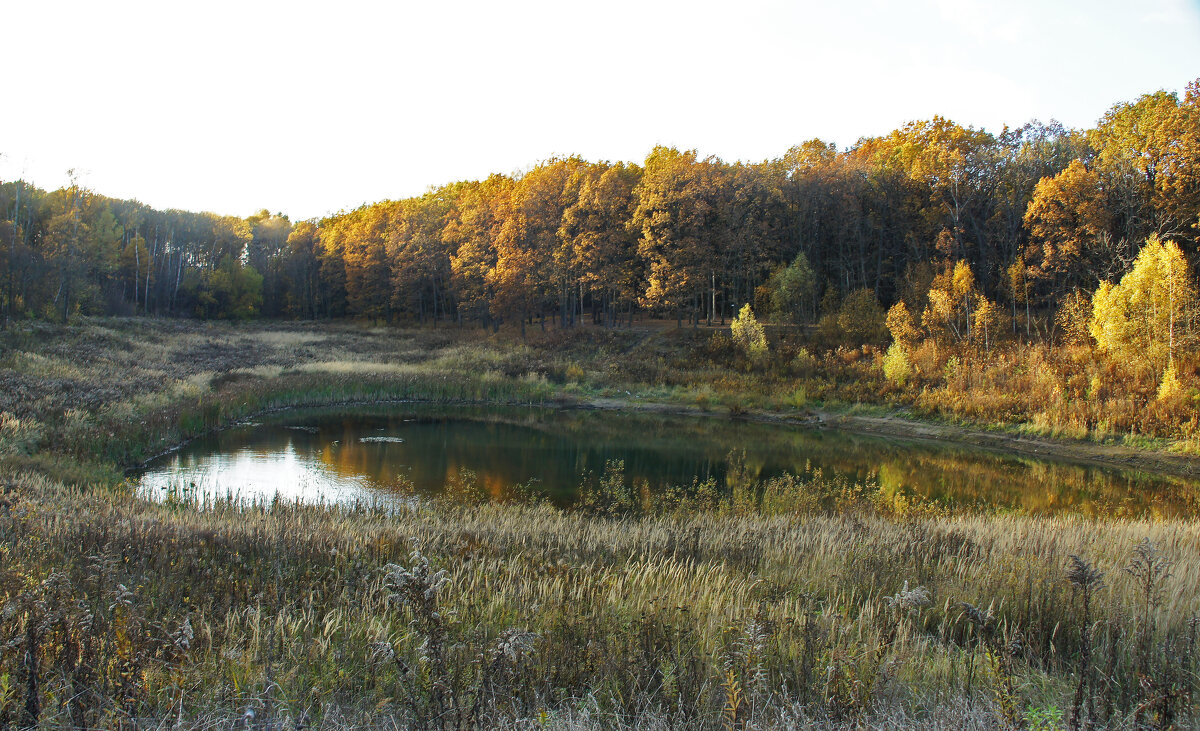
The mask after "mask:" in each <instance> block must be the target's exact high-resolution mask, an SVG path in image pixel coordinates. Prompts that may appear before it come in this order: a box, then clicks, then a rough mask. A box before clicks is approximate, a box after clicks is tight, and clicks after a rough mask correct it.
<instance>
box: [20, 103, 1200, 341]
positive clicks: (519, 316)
mask: <svg viewBox="0 0 1200 731" xmlns="http://www.w3.org/2000/svg"><path fill="white" fill-rule="evenodd" d="M1198 163H1200V80H1197V81H1196V82H1193V83H1191V84H1189V85H1188V87H1187V89H1186V90H1185V92H1184V94H1183V97H1182V98H1180V97H1179V95H1178V94H1176V93H1172V92H1167V91H1158V92H1155V93H1152V94H1146V95H1144V96H1142V97H1140V98H1138V99H1137V100H1135V101H1131V102H1122V103H1118V104H1116V105H1115V106H1113V107H1112V108H1111V109H1110V110H1109V111H1108V112H1107V113H1106V114H1105V115H1104V117H1103V118H1102V119H1100V120H1099V122H1098V123H1097V124H1096V126H1095V127H1094V128H1092V129H1086V130H1075V129H1067V128H1065V127H1063V126H1062V125H1061V124H1058V123H1056V122H1049V123H1041V122H1030V123H1028V124H1025V125H1023V126H1020V127H1016V128H1007V127H1006V128H1004V129H1003V130H1001V131H1000V132H999V133H991V132H987V131H985V130H983V129H974V128H972V127H963V126H961V125H959V124H956V123H954V122H952V121H950V120H948V119H944V118H942V117H938V116H934V117H933V118H932V119H929V120H925V121H915V122H911V123H909V124H907V125H905V126H904V127H903V128H901V129H897V130H894V131H892V132H890V133H888V134H885V135H883V136H879V137H872V138H866V139H860V140H859V141H858V142H856V143H855V144H853V145H852V146H850V147H848V148H846V149H838V148H837V147H836V146H835V145H834V144H832V143H828V142H824V141H822V140H810V141H808V142H805V143H803V144H800V145H797V146H795V147H793V148H792V149H790V150H788V151H786V152H785V153H784V154H783V155H781V156H780V157H778V158H776V159H772V160H766V161H763V162H758V163H747V162H735V163H727V162H724V161H722V160H720V159H718V158H715V157H708V158H702V157H700V156H699V154H698V153H697V152H696V151H695V150H682V151H681V150H678V149H673V148H664V147H657V148H655V149H654V150H652V151H651V152H650V153H649V155H648V156H647V157H646V159H645V160H644V161H643V162H642V163H641V164H640V165H639V164H632V163H609V162H589V161H587V160H583V159H581V158H579V157H562V158H554V159H550V160H547V161H544V162H541V163H539V164H536V165H534V166H533V167H531V168H530V169H528V170H525V171H523V172H519V173H515V174H510V175H505V174H493V175H491V176H489V177H488V178H487V179H485V180H478V181H463V182H456V183H451V184H448V185H443V186H441V187H438V188H432V189H430V190H429V191H428V192H427V193H425V194H424V195H421V196H419V197H414V198H409V199H405V200H399V201H391V200H387V201H382V202H378V203H372V204H368V205H363V206H361V207H359V208H357V209H355V210H353V211H346V212H340V213H338V214H336V215H332V216H330V217H328V218H324V219H321V220H318V221H298V222H293V221H291V220H289V219H288V217H287V216H286V215H283V214H282V213H270V212H268V211H266V210H263V211H260V212H259V213H257V214H255V215H252V216H250V217H248V218H244V219H243V218H238V217H235V216H224V215H217V214H213V213H192V212H187V211H180V210H162V211H160V210H155V209H153V208H150V207H148V206H146V205H143V204H141V203H139V202H137V201H129V200H115V199H111V198H107V197H105V196H103V195H100V194H99V193H96V192H93V191H90V190H87V189H86V188H84V187H82V186H81V185H79V184H78V181H77V180H76V179H75V178H74V177H72V182H71V184H70V185H69V186H68V187H65V188H62V189H59V190H54V191H45V190H41V189H39V188H37V187H34V186H32V185H30V184H28V183H26V182H24V181H19V180H18V181H8V182H3V183H2V184H0V216H3V218H0V276H2V277H3V280H2V281H0V312H3V315H4V318H5V321H9V320H11V319H13V318H23V317H40V318H48V319H57V320H64V319H69V318H71V317H72V316H73V315H76V314H135V313H147V314H156V315H173V316H184V317H199V318H228V319H243V318H251V317H268V318H331V317H352V318H365V319H370V320H374V321H388V322H392V321H415V322H422V323H424V322H433V323H438V322H454V323H458V324H466V323H471V324H476V325H480V326H484V327H492V328H496V327H499V326H500V325H501V324H502V323H506V322H507V323H511V324H514V325H515V324H518V323H519V324H520V325H521V329H522V331H524V327H525V325H526V324H532V323H536V324H537V325H539V326H540V327H543V328H544V327H545V326H546V323H547V321H548V320H549V321H550V322H552V323H557V324H558V325H560V326H571V325H572V324H574V323H576V322H579V321H580V320H581V319H583V318H590V319H591V321H593V322H594V323H600V324H609V325H612V324H619V323H621V322H625V321H628V320H629V319H630V318H632V317H634V316H635V315H636V314H639V313H640V314H642V315H649V316H658V317H664V318H670V319H676V320H677V321H678V322H680V323H682V322H683V321H684V320H687V321H690V322H692V323H700V322H705V323H711V322H713V321H720V322H725V320H726V319H727V318H729V317H732V316H733V315H734V314H736V313H737V312H738V310H739V309H740V308H741V307H742V306H743V305H744V304H747V303H750V304H752V305H753V308H754V311H755V312H757V313H758V315H759V316H760V317H766V318H769V319H771V320H773V321H776V322H795V323H798V324H803V323H813V322H816V321H817V320H818V319H819V318H820V317H821V316H822V315H829V314H832V313H838V312H839V311H840V310H841V309H844V308H846V307H847V306H849V307H850V308H851V309H854V308H857V309H858V311H862V310H863V308H866V310H868V311H871V310H873V309H874V308H879V307H882V308H883V309H886V308H888V307H890V306H892V305H894V304H895V303H898V302H903V303H905V305H906V309H907V310H908V311H909V312H910V313H912V315H913V317H914V318H918V319H919V316H920V315H922V314H923V313H924V312H925V311H926V309H927V308H930V305H931V300H930V291H931V289H935V290H936V289H938V281H939V280H940V279H941V280H946V281H950V280H951V279H954V280H958V281H959V282H960V284H961V279H962V276H964V275H965V274H966V273H967V272H968V271H969V274H970V276H971V279H972V287H971V288H970V289H971V291H972V293H971V297H973V298H976V299H977V300H978V304H981V305H982V309H983V310H985V317H984V320H985V321H988V322H985V323H984V324H989V325H990V324H991V323H990V321H991V320H994V321H995V322H996V323H997V325H999V324H1000V323H1001V321H1002V320H1003V321H1004V324H1005V325H1006V326H1007V327H1002V328H1001V327H994V328H993V329H1004V330H1007V331H1010V332H1014V333H1020V334H1022V335H1023V336H1024V337H1026V338H1032V337H1041V338H1051V337H1057V336H1058V335H1061V334H1064V328H1063V327H1062V326H1063V325H1064V324H1066V325H1068V327H1067V328H1066V330H1067V332H1066V333H1065V334H1066V335H1067V336H1068V337H1069V336H1070V332H1069V330H1070V327H1069V324H1070V323H1069V322H1067V321H1066V320H1065V318H1063V317H1056V315H1057V314H1058V311H1059V310H1060V309H1061V306H1062V305H1064V304H1073V305H1076V306H1078V305H1079V299H1080V297H1084V298H1085V299H1088V300H1089V301H1090V299H1091V297H1092V294H1093V293H1094V292H1095V291H1096V290H1097V289H1098V288H1099V287H1100V285H1101V282H1104V281H1111V282H1115V281H1116V280H1117V279H1118V278H1119V277H1121V276H1122V275H1124V274H1125V273H1126V272H1128V271H1129V270H1130V269H1131V267H1132V265H1133V262H1134V260H1135V258H1136V257H1137V255H1138V254H1139V252H1140V251H1141V249H1142V247H1143V246H1144V245H1145V243H1146V242H1147V241H1149V240H1150V239H1151V237H1157V239H1158V240H1162V241H1166V242H1171V244H1173V245H1174V246H1177V247H1178V249H1179V250H1180V251H1181V252H1182V253H1183V254H1184V255H1185V256H1186V257H1188V260H1189V265H1190V268H1191V270H1192V271H1194V270H1195V266H1196V247H1197V241H1198V240H1200V228H1198V225H1200V224H1198V222H1200V172H1198V171H1200V164H1198ZM956 267H958V274H957V275H956V274H955V271H956ZM963 267H966V269H964V268H963ZM942 289H946V288H945V287H942ZM950 289H951V290H952V289H953V287H950ZM952 294H953V293H952ZM959 294H962V293H959ZM934 299H935V301H933V302H932V309H930V313H931V315H930V317H932V318H933V320H937V321H938V322H940V323H941V324H943V325H949V326H951V327H952V328H953V329H958V328H960V327H961V329H962V330H963V332H962V333H961V334H962V335H963V336H965V335H966V334H967V332H966V331H968V330H970V329H972V326H973V325H974V324H975V323H974V322H972V320H973V319H974V318H973V317H972V315H971V311H972V310H975V312H978V311H979V308H975V307H974V306H973V305H974V304H976V303H975V302H971V301H969V299H968V300H963V308H962V310H963V313H962V314H963V317H962V318H959V319H961V320H962V322H961V323H959V322H948V320H954V319H955V318H954V317H952V315H953V314H954V313H953V312H951V310H953V309H954V308H953V306H950V305H947V304H946V303H940V304H939V302H938V301H936V299H937V298H936V295H935V298H934ZM959 299H962V297H959ZM938 312H940V315H939V314H938ZM849 319H850V320H853V318H849ZM842 320H843V323H844V324H845V323H846V322H847V321H848V319H847V318H845V317H843V318H842ZM875 320H878V317H876V318H875ZM876 324H877V323H876ZM843 329H845V328H843ZM850 329H851V330H852V331H854V330H855V328H854V327H851V328H850ZM1076 329H1078V328H1076ZM858 330H862V328H858ZM871 330H872V328H871V327H867V328H866V330H865V331H862V332H857V331H855V332H850V333H847V335H848V336H849V338H850V339H855V338H857V340H858V341H860V342H861V341H863V340H869V339H870V338H864V337H862V336H863V335H871V334H872V332H871ZM874 331H875V333H874V334H881V333H882V331H881V329H880V328H879V327H874ZM855 344H857V343H855Z"/></svg>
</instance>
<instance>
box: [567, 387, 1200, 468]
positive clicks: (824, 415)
mask: <svg viewBox="0 0 1200 731" xmlns="http://www.w3.org/2000/svg"><path fill="white" fill-rule="evenodd" d="M580 406H582V407H584V408H594V409H609V410H632V411H644V412H652V413H662V414H681V415H682V414H686V415H690V416H704V415H708V416H717V415H718V414H717V413H715V412H711V411H704V410H702V409H700V408H699V407H696V406H687V405H683V404H664V403H655V402H642V401H638V400H635V399H632V398H631V399H618V398H607V399H593V400H591V401H587V402H584V403H582V404H580ZM739 418H745V419H747V420H750V421H761V422H768V423H779V424H795V425H798V426H809V427H817V428H830V429H840V430H842V431H847V432H852V433H855V434H874V435H879V436H885V437H897V438H902V439H915V440H919V441H926V442H939V443H944V444H958V445H969V446H972V447H976V448H979V449H987V450H990V451H994V452H1002V453H1006V454H1023V455H1029V456H1033V457H1043V458H1047V459H1060V460H1068V461H1071V462H1082V463H1089V464H1102V465H1108V466H1112V467H1120V468H1124V469H1136V470H1146V471H1150V472H1163V473H1168V474H1174V475H1182V476H1185V477H1200V456H1196V455H1187V454H1179V453H1174V452H1164V451H1152V450H1146V449H1136V448H1134V447H1130V446H1126V445H1121V444H1100V443H1098V442H1088V441H1082V440H1076V439H1056V438H1053V437H1038V436H1029V435H1021V434H1009V433H1005V432H999V431H987V430H984V429H978V428H972V427H966V426H958V425H955V424H938V423H934V422H927V421H917V420H914V419H906V418H904V417H902V416H897V415H886V416H866V415H860V414H840V413H835V412H829V411H818V410H809V411H808V412H806V413H804V414H798V415H795V416H785V415H782V414H775V413H771V412H763V411H754V412H747V413H746V414H744V415H743V416H740V417H739Z"/></svg>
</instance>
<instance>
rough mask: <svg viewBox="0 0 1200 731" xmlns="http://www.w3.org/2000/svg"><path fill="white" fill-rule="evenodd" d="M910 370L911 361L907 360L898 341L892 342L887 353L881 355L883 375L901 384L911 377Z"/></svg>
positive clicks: (898, 384) (906, 354)
mask: <svg viewBox="0 0 1200 731" xmlns="http://www.w3.org/2000/svg"><path fill="white" fill-rule="evenodd" d="M912 372H913V369H912V363H911V362H909V360H908V353H906V352H905V350H904V347H903V346H902V345H900V343H898V342H897V343H892V347H890V348H888V351H887V355H885V356H884V357H883V375H884V376H886V377H887V379H888V380H889V381H891V382H892V383H894V384H896V385H897V386H903V385H904V384H906V383H908V379H910V378H912Z"/></svg>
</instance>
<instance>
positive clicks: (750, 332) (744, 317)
mask: <svg viewBox="0 0 1200 731" xmlns="http://www.w3.org/2000/svg"><path fill="white" fill-rule="evenodd" d="M730 331H731V333H732V335H733V341H734V342H735V343H737V344H738V347H739V348H741V349H742V352H743V353H745V354H746V357H748V358H749V359H750V360H751V361H754V362H759V361H761V360H763V359H765V358H766V357H767V334H766V332H765V331H763V326H762V325H761V324H759V322H758V320H757V319H756V318H755V317H754V310H753V309H751V308H750V305H748V304H746V305H742V309H741V311H740V312H738V316H737V318H736V319H734V321H733V324H732V325H731V326H730Z"/></svg>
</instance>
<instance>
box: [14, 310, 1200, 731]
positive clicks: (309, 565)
mask: <svg viewBox="0 0 1200 731" xmlns="http://www.w3.org/2000/svg"><path fill="white" fill-rule="evenodd" d="M3 344H4V350H3V352H0V401H2V403H0V412H4V414H5V416H4V417H3V420H0V603H2V605H3V606H2V609H0V727H7V726H21V725H31V724H34V723H37V724H40V725H41V726H43V727H91V728H109V727H115V726H117V725H118V724H120V723H125V724H136V725H138V726H140V727H148V728H165V727H168V726H170V727H179V728H229V727H231V726H241V727H250V728H352V727H385V728H390V727H394V728H414V727H418V728H439V729H443V728H468V727H480V726H483V727H510V728H564V729H566V728H580V729H583V728H623V727H627V728H789V727H795V728H808V727H830V728H834V727H858V728H931V729H932V728H1043V729H1049V728H1064V727H1068V726H1070V727H1078V728H1082V727H1085V726H1090V727H1095V728H1100V727H1107V728H1186V727H1195V726H1196V725H1197V722H1198V716H1197V713H1198V708H1197V698H1196V691H1197V682H1198V676H1197V670H1198V667H1200V664H1198V663H1197V660H1196V657H1195V652H1196V643H1197V639H1198V638H1197V630H1198V621H1197V617H1198V616H1200V524H1198V523H1197V521H1196V519H1195V518H1193V517H1183V518H1171V519H1160V520H1136V519H1089V518H1084V517H1080V516H1058V517H1028V516H1021V515H1015V514H981V513H962V514H953V513H948V512H947V511H945V510H942V509H939V508H938V507H937V506H928V505H910V504H905V503H904V502H903V501H899V502H897V501H896V500H894V499H888V498H885V497H884V495H883V492H882V491H881V490H879V489H878V488H879V486H878V485H875V484H861V485H850V484H846V483H843V482H837V481H834V480H829V479H826V478H823V477H821V476H820V475H811V474H810V475H798V476H792V477H786V478H778V479H776V480H773V481H770V482H768V483H759V484H749V485H731V486H729V487H728V488H727V487H726V486H710V487H709V488H708V489H707V491H706V490H705V489H700V490H696V489H688V490H678V491H666V492H664V493H663V494H662V495H659V496H654V497H653V499H649V500H648V499H647V498H646V497H645V496H641V495H634V494H632V493H631V492H630V491H629V490H628V489H627V488H626V487H625V486H624V484H623V482H622V481H621V480H620V479H619V468H618V466H616V465H613V466H612V469H611V471H610V473H606V475H604V476H601V477H600V478H598V479H597V480H594V481H593V482H592V483H589V484H588V485H587V486H586V489H585V498H584V500H583V501H582V503H581V505H582V507H581V508H579V509H577V510H574V511H564V510H558V509H555V508H553V507H550V506H547V505H544V504H538V503H537V502H536V501H534V502H531V503H523V502H518V503H512V504H503V505H496V504H489V503H487V502H486V501H480V500H478V499H477V498H475V497H474V496H475V495H476V494H477V493H478V492H479V491H473V490H471V489H469V486H466V487H465V488H464V489H462V490H459V491H457V492H452V493H450V494H449V495H448V496H447V498H446V499H444V500H442V501H433V502H428V501H427V502H421V503H417V504H415V505H414V506H413V507H412V508H411V509H403V510H399V511H396V510H390V511H389V510H384V509H382V508H379V507H374V506H367V505H363V506H357V507H345V506H343V507H329V506H304V505H291V504H284V503H273V504H268V505H239V504H231V503H227V502H220V501H218V502H215V503H214V502H206V503H204V504H202V505H201V504H197V503H195V502H193V501H192V500H190V499H186V498H183V497H179V496H171V497H169V498H168V499H166V500H162V501H147V500H144V499H142V498H141V497H139V496H138V495H137V494H136V493H135V491H134V490H133V489H132V488H131V487H130V486H129V485H127V484H123V483H122V480H121V471H122V469H123V468H124V467H125V466H128V465H130V464H133V463H136V462H139V461H141V460H142V459H144V458H145V457H147V456H149V455H151V454H153V453H155V452H156V451H159V450H161V449H163V448H165V447H167V446H169V445H171V444H173V443H177V442H178V441H179V440H181V439H184V438H187V437H188V436H191V435H194V434H197V433H200V432H202V431H204V430H207V429H210V428H214V427H216V426H219V425H221V424H223V423H228V422H230V421H232V420H236V419H238V418H242V417H244V416H247V415H250V414H253V413H256V412H260V411H263V410H266V409H275V408H284V407H288V406H297V405H316V404H330V403H348V402H367V401H381V400H394V399H405V398H422V399H429V400H434V401H437V400H446V401H450V400H479V401H495V402H509V403H512V402H539V403H544V402H553V401H555V400H570V399H572V398H583V397H590V396H599V397H604V396H616V395H620V394H622V393H624V392H625V391H626V390H628V391H629V392H630V393H629V394H627V396H628V397H629V398H632V397H634V396H637V397H640V398H642V399H650V398H662V399H668V400H670V399H675V400H679V401H682V400H689V399H690V400H691V401H693V402H694V401H695V400H696V399H697V398H698V396H699V397H701V398H708V399H711V401H710V403H708V404H704V405H705V406H706V407H708V408H713V407H715V406H719V405H720V406H726V407H730V406H737V407H739V408H755V407H758V408H781V409H785V408H797V405H800V406H802V405H803V404H804V403H806V401H807V398H810V397H809V396H808V395H807V394H808V393H813V392H815V391H817V390H819V388H820V385H819V381H818V379H817V376H816V375H815V373H817V372H818V371H816V370H809V371H808V372H809V375H802V374H801V373H800V371H802V370H805V369H813V368H820V367H821V366H820V365H819V363H818V365H817V366H813V365H812V364H811V363H808V362H807V361H805V362H802V363H800V364H799V365H795V361H796V360H797V358H796V357H795V356H792V358H791V361H789V362H790V363H792V364H793V365H788V366H787V369H791V368H796V369H797V372H796V373H792V372H791V371H788V370H786V369H784V368H783V367H782V366H780V367H779V368H780V370H778V371H777V372H774V371H768V372H763V371H754V370H752V369H751V370H748V369H746V368H744V367H739V366H738V363H737V361H736V356H729V355H728V354H723V351H722V350H721V348H722V346H721V344H720V343H719V342H718V343H716V344H714V343H713V341H712V338H711V334H706V333H695V334H691V333H687V332H684V333H662V332H656V331H638V330H631V331H604V332H599V333H596V332H588V333H583V334H580V333H564V334H555V333H550V334H546V335H544V336H543V335H541V334H540V333H539V334H537V335H536V336H533V337H531V338H530V341H529V342H528V343H525V344H514V343H511V342H508V341H505V340H496V339H493V338H490V337H486V336H484V335H483V334H480V333H474V332H465V333H458V332H456V331H446V332H439V331H429V330H426V331H404V330H389V329H377V330H363V329H360V328H356V327H353V326H350V325H322V326H317V325H295V326H279V325H251V326H228V325H211V326H210V325H203V324H197V323H187V322H159V321H147V320H102V321H93V322H86V323H84V324H82V325H77V326H72V327H70V328H62V327H49V326H42V325H32V326H25V329H24V330H19V331H17V332H15V333H9V334H7V335H5V336H3ZM868 356H869V354H868ZM868 356H861V355H860V356H859V357H858V358H857V359H856V360H854V361H848V360H846V359H845V358H843V356H841V355H839V354H836V353H834V354H830V355H828V356H821V358H825V359H830V358H835V359H837V360H838V361H839V362H842V366H838V368H841V369H842V370H839V371H838V374H840V375H839V376H838V377H839V378H842V377H845V376H846V375H847V374H852V373H854V372H855V369H863V370H864V374H865V375H864V377H865V378H868V379H869V378H879V377H878V376H873V375H870V374H869V373H866V371H867V369H868V365H867V361H868V360H869V357H868ZM871 357H873V356H871ZM1030 357H1033V356H1030ZM725 358H730V359H731V360H729V361H728V363H727V364H726V365H722V364H723V363H726V361H725V360H723V359H725ZM800 360H803V359H800ZM817 360H818V361H819V360H820V358H818V359H817ZM1009 370H1012V369H1011V368H1010V369H1009ZM722 373H723V375H722ZM689 374H690V375H689ZM1030 377H1032V376H1030ZM1039 377H1041V376H1039ZM868 382H869V381H868ZM784 384H786V390H784ZM805 384H808V385H805ZM829 388H831V389H834V390H837V391H838V392H839V393H842V392H845V393H850V392H852V391H853V389H855V388H865V386H860V385H855V384H853V383H851V382H850V381H846V382H844V383H843V382H841V381H837V385H834V386H829ZM705 389H707V390H705ZM807 389H813V390H812V391H807ZM799 391H807V393H800V394H799V395H798V394H797V392H799ZM831 393H832V391H831ZM785 397H786V399H790V400H791V403H788V402H785V401H784V399H785ZM801 397H804V398H801ZM930 398H933V397H930ZM771 399H775V401H772V400H771ZM1072 556H1075V557H1077V558H1075V559H1073V558H1072Z"/></svg>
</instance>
